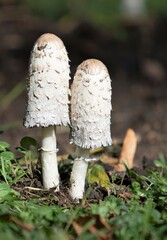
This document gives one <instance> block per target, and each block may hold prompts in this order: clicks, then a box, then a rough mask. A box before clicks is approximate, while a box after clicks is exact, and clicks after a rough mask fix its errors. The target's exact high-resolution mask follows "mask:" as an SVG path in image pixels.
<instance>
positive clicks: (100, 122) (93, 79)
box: [70, 59, 112, 199]
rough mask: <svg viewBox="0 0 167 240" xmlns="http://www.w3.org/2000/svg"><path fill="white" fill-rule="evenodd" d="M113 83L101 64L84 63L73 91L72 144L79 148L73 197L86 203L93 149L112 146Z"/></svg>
mask: <svg viewBox="0 0 167 240" xmlns="http://www.w3.org/2000/svg"><path fill="white" fill-rule="evenodd" d="M111 94H112V92H111V79H110V77H109V73H108V70H107V68H106V66H105V65H104V64H103V63H102V62H101V61H99V60H96V59H88V60H86V61H84V62H82V63H81V64H80V65H79V66H78V68H77V71H76V73H75V76H74V80H73V84H72V87H71V125H72V130H71V141H70V142H71V143H74V144H75V145H76V146H77V151H76V154H77V158H76V159H75V160H74V164H73V168H72V173H71V190H70V192H71V196H72V197H73V199H82V197H83V193H84V186H85V176H86V172H87V167H88V161H89V149H90V148H92V149H96V148H99V147H101V146H104V147H106V146H108V145H111V144H112V140H111V129H110V126H111V110H112V106H111Z"/></svg>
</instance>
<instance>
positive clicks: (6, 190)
mask: <svg viewBox="0 0 167 240" xmlns="http://www.w3.org/2000/svg"><path fill="white" fill-rule="evenodd" d="M11 195H12V196H19V193H18V192H16V191H15V190H13V189H11V188H10V187H9V185H8V184H6V183H0V202H1V201H3V200H5V199H7V198H8V197H9V198H10V196H11Z"/></svg>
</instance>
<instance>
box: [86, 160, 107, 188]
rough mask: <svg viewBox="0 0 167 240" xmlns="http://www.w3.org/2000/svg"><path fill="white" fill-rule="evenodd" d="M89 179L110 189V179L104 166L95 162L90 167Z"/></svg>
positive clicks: (89, 181)
mask: <svg viewBox="0 0 167 240" xmlns="http://www.w3.org/2000/svg"><path fill="white" fill-rule="evenodd" d="M86 178H87V181H88V183H97V184H98V185H100V186H101V187H104V188H106V189H109V188H110V186H111V183H110V179H109V177H108V175H107V173H106V172H105V169H104V168H103V166H101V165H98V164H94V165H93V166H91V167H90V168H89V169H88V173H87V177H86Z"/></svg>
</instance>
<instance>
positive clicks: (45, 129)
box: [24, 33, 70, 191]
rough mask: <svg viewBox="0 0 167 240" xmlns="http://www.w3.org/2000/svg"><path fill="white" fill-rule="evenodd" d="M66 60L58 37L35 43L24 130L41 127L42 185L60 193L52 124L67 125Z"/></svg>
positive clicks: (31, 61)
mask: <svg viewBox="0 0 167 240" xmlns="http://www.w3.org/2000/svg"><path fill="white" fill-rule="evenodd" d="M69 74H70V70H69V59H68V56H67V51H66V48H65V46H64V44H63V42H62V40H61V39H60V38H58V37H57V36H56V35H54V34H51V33H46V34H43V35H41V36H40V37H39V38H38V39H37V41H36V42H35V44H34V47H33V50H32V52H31V57H30V65H29V75H28V87H27V90H28V104H27V109H26V114H25V118H24V126H25V127H27V128H31V127H41V130H42V143H41V145H42V146H41V163H42V176H43V186H44V187H45V188H47V189H49V188H52V187H55V188H56V191H58V190H59V173H58V166H57V147H56V134H55V125H64V126H67V125H68V124H69V112H68V91H69V79H70V77H69Z"/></svg>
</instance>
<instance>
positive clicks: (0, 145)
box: [0, 141, 10, 151]
mask: <svg viewBox="0 0 167 240" xmlns="http://www.w3.org/2000/svg"><path fill="white" fill-rule="evenodd" d="M8 147H10V144H9V143H7V142H4V141H0V151H5V150H6V149H7V148H8Z"/></svg>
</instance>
